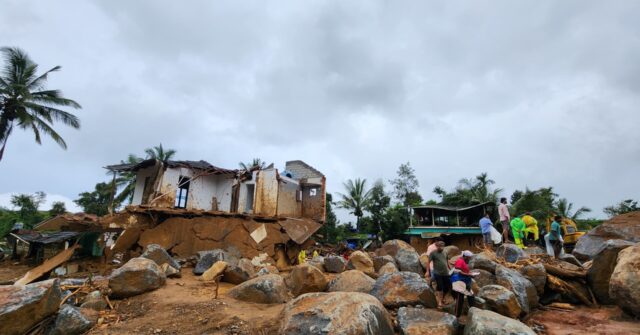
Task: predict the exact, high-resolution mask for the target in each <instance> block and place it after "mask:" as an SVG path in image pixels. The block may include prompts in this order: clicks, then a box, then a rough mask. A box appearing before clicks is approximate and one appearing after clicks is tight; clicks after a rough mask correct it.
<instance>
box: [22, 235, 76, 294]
mask: <svg viewBox="0 0 640 335" xmlns="http://www.w3.org/2000/svg"><path fill="white" fill-rule="evenodd" d="M78 248H80V246H79V245H77V244H76V245H74V246H72V247H69V248H68V249H65V250H62V251H61V252H60V253H58V254H57V255H55V256H53V257H51V258H49V259H47V260H46V261H44V263H42V264H40V265H39V266H37V267H35V268H33V269H31V270H29V271H28V272H27V273H26V274H25V275H24V276H23V277H22V278H20V279H18V280H17V281H16V282H15V284H16V285H27V284H29V283H31V282H33V281H35V280H36V279H38V278H40V277H42V276H44V275H45V274H47V273H48V272H49V271H51V270H53V269H55V268H57V267H58V266H60V265H62V264H63V263H64V262H66V261H68V260H69V259H70V258H71V256H73V252H74V251H75V250H76V249H78Z"/></svg>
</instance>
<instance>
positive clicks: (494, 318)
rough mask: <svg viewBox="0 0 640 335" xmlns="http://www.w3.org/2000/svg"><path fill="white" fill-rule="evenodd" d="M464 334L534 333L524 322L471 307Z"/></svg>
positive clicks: (508, 334)
mask: <svg viewBox="0 0 640 335" xmlns="http://www.w3.org/2000/svg"><path fill="white" fill-rule="evenodd" d="M464 335H536V333H535V332H534V331H533V330H532V329H531V328H529V327H527V325H525V324H524V323H522V322H520V321H518V320H515V319H511V318H508V317H506V316H503V315H500V314H498V313H496V312H492V311H487V310H482V309H479V308H475V307H471V308H470V309H469V314H468V321H467V325H466V326H465V327H464Z"/></svg>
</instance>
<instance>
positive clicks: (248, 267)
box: [222, 258, 256, 284]
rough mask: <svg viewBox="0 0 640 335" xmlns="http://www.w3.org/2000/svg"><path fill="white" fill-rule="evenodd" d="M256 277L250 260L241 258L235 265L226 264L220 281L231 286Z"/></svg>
mask: <svg viewBox="0 0 640 335" xmlns="http://www.w3.org/2000/svg"><path fill="white" fill-rule="evenodd" d="M255 276H256V269H255V268H254V267H253V264H252V263H251V261H250V260H248V259H246V258H242V259H241V260H239V261H238V264H237V265H234V264H227V267H226V268H225V269H224V274H223V275H222V281H223V282H226V283H231V284H240V283H244V282H245V281H247V280H249V279H251V278H253V277H255Z"/></svg>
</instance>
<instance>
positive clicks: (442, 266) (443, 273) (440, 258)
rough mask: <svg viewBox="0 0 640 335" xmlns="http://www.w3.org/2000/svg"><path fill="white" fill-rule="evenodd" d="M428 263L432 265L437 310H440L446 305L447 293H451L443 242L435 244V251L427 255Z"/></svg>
mask: <svg viewBox="0 0 640 335" xmlns="http://www.w3.org/2000/svg"><path fill="white" fill-rule="evenodd" d="M429 261H430V263H433V272H434V277H435V280H436V300H437V301H438V308H442V307H443V306H444V305H445V303H446V301H445V299H446V296H447V293H449V292H450V291H451V277H450V276H449V264H448V262H447V255H445V254H444V242H442V241H438V242H436V250H435V251H433V252H432V253H431V254H429Z"/></svg>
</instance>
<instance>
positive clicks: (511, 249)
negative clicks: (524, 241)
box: [496, 243, 526, 263]
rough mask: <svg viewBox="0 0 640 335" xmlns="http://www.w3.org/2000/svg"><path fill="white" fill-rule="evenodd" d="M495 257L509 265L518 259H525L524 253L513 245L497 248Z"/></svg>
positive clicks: (503, 245)
mask: <svg viewBox="0 0 640 335" xmlns="http://www.w3.org/2000/svg"><path fill="white" fill-rule="evenodd" d="M496 256H497V257H498V258H502V259H504V260H505V261H507V262H509V263H515V262H517V261H518V260H519V259H520V258H525V257H526V256H525V254H524V251H522V249H520V248H519V247H518V246H517V245H515V244H510V243H505V244H502V245H501V246H499V247H498V249H497V250H496Z"/></svg>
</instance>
